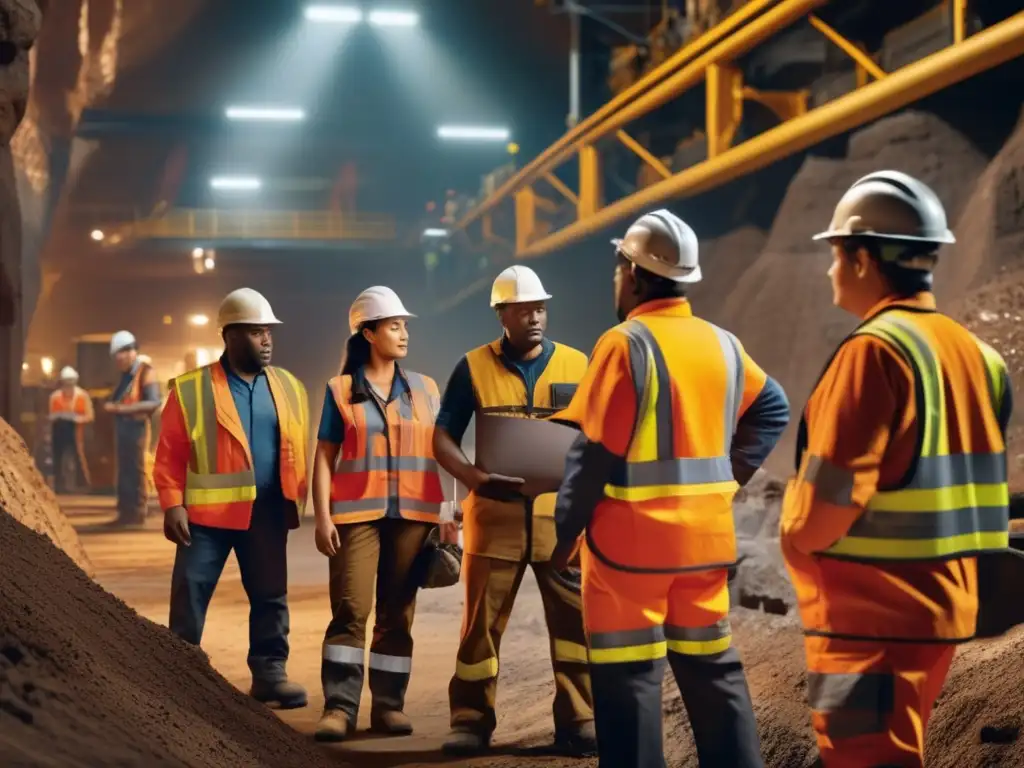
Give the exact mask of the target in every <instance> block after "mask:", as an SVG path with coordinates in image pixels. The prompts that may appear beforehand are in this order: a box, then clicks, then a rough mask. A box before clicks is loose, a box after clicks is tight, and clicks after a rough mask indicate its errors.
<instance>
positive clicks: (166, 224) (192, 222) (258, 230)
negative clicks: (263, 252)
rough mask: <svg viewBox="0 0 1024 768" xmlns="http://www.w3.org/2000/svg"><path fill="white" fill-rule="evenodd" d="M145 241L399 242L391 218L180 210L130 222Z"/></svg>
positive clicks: (130, 231) (130, 230)
mask: <svg viewBox="0 0 1024 768" xmlns="http://www.w3.org/2000/svg"><path fill="white" fill-rule="evenodd" d="M121 234H123V235H124V236H126V237H131V238H135V239H139V240H196V241H203V240H229V239H230V240H373V241H380V240H394V239H396V237H397V230H396V227H395V220H394V218H393V217H391V216H386V215H372V214H354V215H349V214H344V213H341V212H339V211H232V210H215V209H201V208H176V209H171V210H169V211H167V212H166V213H164V214H162V215H160V216H156V217H151V218H145V219H139V220H137V221H132V222H129V223H126V224H124V225H123V226H122V228H121Z"/></svg>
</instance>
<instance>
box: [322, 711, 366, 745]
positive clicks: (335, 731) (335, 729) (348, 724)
mask: <svg viewBox="0 0 1024 768" xmlns="http://www.w3.org/2000/svg"><path fill="white" fill-rule="evenodd" d="M355 729H356V723H355V720H351V719H349V716H348V715H347V714H346V713H344V712H342V711H341V710H340V709H325V710H324V713H323V714H322V715H321V716H320V722H318V723H317V724H316V730H315V731H314V732H313V738H314V739H316V740H317V741H344V740H345V739H347V738H348V737H349V736H351V735H352V733H353V732H354V731H355Z"/></svg>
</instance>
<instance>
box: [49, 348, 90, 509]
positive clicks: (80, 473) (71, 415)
mask: <svg viewBox="0 0 1024 768" xmlns="http://www.w3.org/2000/svg"><path fill="white" fill-rule="evenodd" d="M95 419H96V415H95V413H94V412H93V407H92V398H90V397H89V393H88V392H86V391H85V390H84V389H82V388H81V387H80V386H78V371H76V370H75V369H74V368H72V367H71V366H70V365H68V366H65V367H64V368H63V369H62V370H61V372H60V386H59V387H58V388H57V389H56V390H54V392H53V394H51V395H50V425H51V426H50V435H51V436H50V445H51V447H52V451H53V474H54V490H55V491H56V492H57V493H67V491H68V487H67V484H66V482H65V480H66V476H65V471H64V462H65V457H70V458H71V461H72V464H73V466H74V473H75V484H76V486H77V487H81V486H83V485H86V486H88V485H89V465H88V463H87V462H86V460H85V425H86V424H91V423H92V422H93V421H95Z"/></svg>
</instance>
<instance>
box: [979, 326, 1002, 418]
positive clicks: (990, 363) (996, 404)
mask: <svg viewBox="0 0 1024 768" xmlns="http://www.w3.org/2000/svg"><path fill="white" fill-rule="evenodd" d="M975 341H976V342H977V344H978V349H980V350H981V355H982V357H983V358H984V360H985V376H986V378H987V379H988V392H989V396H990V397H991V398H992V409H993V410H994V411H995V413H996V416H997V417H998V416H999V411H1000V410H1002V407H1003V397H1004V396H1005V394H1006V363H1005V362H1004V361H1003V358H1002V357H1001V356H1000V355H999V353H998V352H996V351H995V350H994V349H992V347H990V346H989V345H988V344H986V343H985V342H984V341H982V340H981V339H979V338H977V337H975Z"/></svg>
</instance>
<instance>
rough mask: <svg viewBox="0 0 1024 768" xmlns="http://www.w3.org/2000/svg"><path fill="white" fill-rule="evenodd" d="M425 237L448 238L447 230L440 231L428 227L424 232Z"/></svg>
mask: <svg viewBox="0 0 1024 768" xmlns="http://www.w3.org/2000/svg"><path fill="white" fill-rule="evenodd" d="M423 236H424V237H448V230H447V229H439V228H437V227H427V228H426V229H424V230H423Z"/></svg>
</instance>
